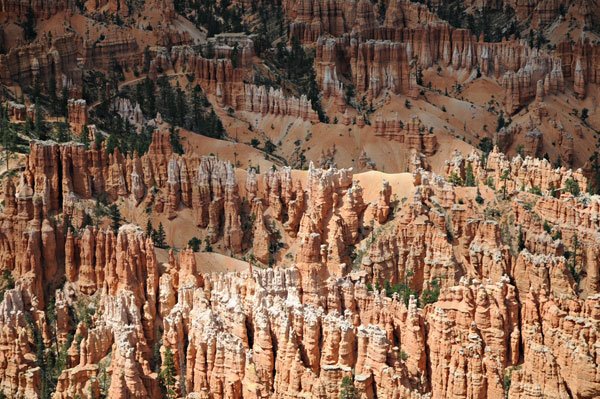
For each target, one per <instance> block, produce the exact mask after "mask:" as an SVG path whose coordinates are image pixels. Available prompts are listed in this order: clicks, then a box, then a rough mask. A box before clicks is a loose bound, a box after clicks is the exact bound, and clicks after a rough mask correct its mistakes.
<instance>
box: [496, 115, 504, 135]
mask: <svg viewBox="0 0 600 399" xmlns="http://www.w3.org/2000/svg"><path fill="white" fill-rule="evenodd" d="M505 125H506V121H505V120H504V112H500V115H498V123H497V125H496V131H497V132H499V131H500V130H501V129H502V128H503V127H504V126H505Z"/></svg>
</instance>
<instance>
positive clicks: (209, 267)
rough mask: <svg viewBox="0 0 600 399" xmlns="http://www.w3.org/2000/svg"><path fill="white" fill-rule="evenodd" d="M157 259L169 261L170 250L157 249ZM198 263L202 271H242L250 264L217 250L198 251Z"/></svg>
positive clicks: (199, 269) (164, 261) (162, 261)
mask: <svg viewBox="0 0 600 399" xmlns="http://www.w3.org/2000/svg"><path fill="white" fill-rule="evenodd" d="M155 252H156V260H158V261H159V262H160V263H166V262H168V261H169V252H168V251H167V250H166V249H160V248H158V249H156V251H155ZM195 257H196V265H197V266H198V271H199V272H200V273H224V272H241V271H244V270H247V269H248V268H249V267H250V265H249V264H248V262H244V261H242V260H239V259H234V258H230V257H228V256H225V255H221V254H218V253H216V252H197V253H196V254H195Z"/></svg>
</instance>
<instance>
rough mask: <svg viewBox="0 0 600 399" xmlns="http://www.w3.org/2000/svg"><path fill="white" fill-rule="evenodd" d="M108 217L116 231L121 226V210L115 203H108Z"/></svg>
mask: <svg viewBox="0 0 600 399" xmlns="http://www.w3.org/2000/svg"><path fill="white" fill-rule="evenodd" d="M108 217H109V218H110V220H111V227H112V229H113V231H114V232H115V233H116V232H117V231H118V230H119V227H121V211H120V210H119V207H118V206H117V205H116V204H110V205H109V206H108Z"/></svg>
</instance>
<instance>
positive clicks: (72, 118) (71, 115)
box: [67, 99, 88, 135]
mask: <svg viewBox="0 0 600 399" xmlns="http://www.w3.org/2000/svg"><path fill="white" fill-rule="evenodd" d="M67 121H68V123H69V127H70V128H71V130H73V131H74V132H76V133H77V134H79V135H80V134H81V133H82V132H83V128H84V126H87V124H88V115H87V105H86V102H85V100H74V99H69V102H68V104H67Z"/></svg>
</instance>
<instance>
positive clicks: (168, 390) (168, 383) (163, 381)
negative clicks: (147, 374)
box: [158, 348, 177, 399]
mask: <svg viewBox="0 0 600 399" xmlns="http://www.w3.org/2000/svg"><path fill="white" fill-rule="evenodd" d="M175 374H176V370H175V361H174V360H173V352H172V351H171V349H170V348H167V349H166V350H165V356H164V359H163V362H162V370H161V371H160V373H159V375H158V379H159V382H160V385H161V387H162V388H163V391H164V394H165V397H166V398H168V399H174V398H176V397H177V393H176V392H175V382H176V380H175Z"/></svg>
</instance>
